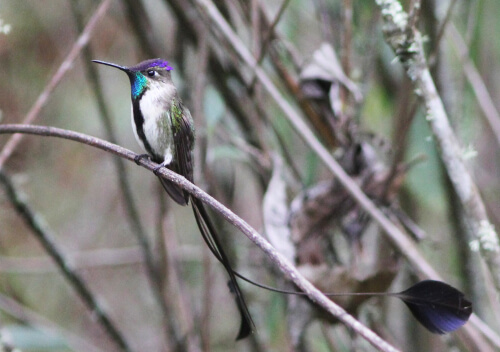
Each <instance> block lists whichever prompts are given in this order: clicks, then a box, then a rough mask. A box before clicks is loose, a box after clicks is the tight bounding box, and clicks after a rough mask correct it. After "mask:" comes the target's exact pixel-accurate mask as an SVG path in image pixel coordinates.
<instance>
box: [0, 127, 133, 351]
mask: <svg viewBox="0 0 500 352" xmlns="http://www.w3.org/2000/svg"><path fill="white" fill-rule="evenodd" d="M25 126H29V125H25ZM0 182H1V183H2V184H3V186H4V188H5V190H6V193H7V196H8V198H9V200H10V202H11V203H12V205H13V206H14V207H15V209H16V210H17V213H18V214H19V216H20V217H21V218H22V219H23V220H24V222H26V224H27V225H28V226H29V227H30V228H31V230H32V231H33V234H34V235H35V236H36V238H37V240H38V241H39V242H40V243H41V244H42V246H43V247H44V248H45V251H46V252H47V253H48V254H49V255H50V256H51V257H52V258H53V259H54V261H55V262H56V263H57V266H58V267H59V269H60V270H61V272H62V273H63V275H64V277H65V278H66V279H67V280H68V282H69V283H70V284H71V285H72V286H73V288H74V289H75V291H76V292H77V293H78V295H79V296H80V298H81V299H82V300H83V302H85V304H86V305H87V308H88V309H89V310H90V311H91V312H92V314H95V315H96V316H97V320H98V321H99V323H100V324H101V325H102V327H103V328H104V330H105V331H106V332H107V334H108V335H109V337H110V338H111V339H112V340H113V341H114V342H115V343H116V345H117V346H119V347H120V349H121V350H123V351H131V349H130V347H129V346H128V344H127V342H126V341H125V339H124V338H123V336H122V335H121V333H120V332H119V331H118V329H117V328H116V327H115V325H114V323H113V322H112V321H111V319H110V318H109V317H108V315H107V313H106V312H105V311H104V309H103V308H102V306H101V305H100V304H99V302H98V300H97V299H96V298H95V297H94V294H93V293H92V292H91V291H90V288H89V287H88V286H87V284H86V283H85V281H84V280H83V278H82V277H80V275H79V274H78V273H77V271H76V270H75V269H74V268H73V265H72V264H71V263H70V262H68V260H67V259H66V257H65V256H64V254H63V252H62V251H61V249H60V248H58V246H57V244H56V241H55V240H54V235H53V234H52V233H50V231H49V230H48V229H47V228H45V226H44V225H43V223H42V222H41V221H40V219H41V217H40V215H39V214H37V213H35V212H34V211H33V210H32V209H31V207H30V206H29V205H28V203H26V201H25V199H24V197H23V196H22V195H21V193H20V192H19V191H18V190H17V189H16V187H15V185H14V184H13V182H12V181H11V179H10V177H8V176H7V175H6V174H5V173H4V172H3V171H1V170H0Z"/></svg>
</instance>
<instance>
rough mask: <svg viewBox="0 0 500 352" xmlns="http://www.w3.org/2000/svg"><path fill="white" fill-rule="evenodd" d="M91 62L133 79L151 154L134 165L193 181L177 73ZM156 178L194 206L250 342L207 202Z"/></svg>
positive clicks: (188, 124)
mask: <svg viewBox="0 0 500 352" xmlns="http://www.w3.org/2000/svg"><path fill="white" fill-rule="evenodd" d="M92 61H93V62H95V63H98V64H102V65H106V66H111V67H114V68H116V69H119V70H121V71H123V72H125V73H126V74H127V76H128V78H129V80H130V86H131V99H132V129H133V131H134V135H135V138H136V140H137V142H138V143H139V145H140V146H141V147H142V149H143V150H144V151H145V152H146V153H147V154H142V155H139V156H138V157H137V158H136V162H138V161H139V159H140V158H142V157H145V156H147V157H149V158H150V159H151V160H152V161H153V162H155V163H157V164H159V165H158V166H157V167H156V169H155V170H154V172H155V174H157V173H158V171H159V170H160V169H161V168H163V167H166V168H168V169H170V170H172V171H174V172H176V173H178V174H180V175H182V176H184V177H185V178H186V179H187V180H189V181H190V182H193V149H194V143H195V130H194V121H193V117H192V116H191V113H190V112H189V109H188V108H187V107H186V106H184V104H183V103H182V100H181V99H180V97H179V94H178V93H177V89H176V87H175V85H174V83H173V81H172V76H171V72H170V71H172V70H173V68H172V67H171V66H170V65H169V64H168V62H167V61H166V60H163V59H159V58H158V59H151V60H146V61H142V62H140V63H138V64H137V65H135V66H130V67H127V66H120V65H117V64H114V63H110V62H105V61H100V60H92ZM158 178H159V180H160V182H161V184H162V186H163V188H164V189H165V191H166V192H167V193H168V194H169V195H170V197H171V198H172V199H173V200H174V201H175V202H176V203H178V204H179V205H181V206H186V205H188V204H189V202H191V206H192V208H193V212H194V216H195V219H196V223H197V225H198V228H199V229H200V232H201V235H202V237H203V239H204V241H205V242H206V244H207V245H208V247H209V249H210V250H211V251H212V253H213V254H214V256H215V257H216V258H217V259H218V260H219V261H220V262H221V263H222V265H223V266H224V268H225V269H226V271H227V273H228V275H229V284H228V285H229V289H230V291H231V292H232V293H233V294H234V295H235V298H236V304H237V307H238V310H239V312H240V315H241V325H240V330H239V332H238V336H237V338H236V339H237V340H239V339H243V338H245V337H247V336H248V335H250V333H251V332H252V330H253V326H254V323H253V320H252V318H251V316H250V312H249V310H248V307H247V305H246V302H245V299H244V296H243V293H242V292H241V289H240V287H239V285H238V282H237V281H236V276H235V271H234V270H233V269H232V267H231V264H230V262H229V259H228V257H227V255H226V253H225V252H224V249H223V246H222V245H221V241H220V239H219V236H218V234H217V232H216V231H215V227H214V225H213V224H212V221H211V220H210V217H209V215H208V213H207V212H206V209H205V207H204V206H203V203H202V202H201V201H200V200H199V199H197V198H195V197H193V196H191V195H190V194H189V193H188V192H186V191H184V190H183V189H182V188H181V187H179V186H178V185H176V184H174V183H172V182H170V181H168V180H165V179H164V178H162V177H160V176H158Z"/></svg>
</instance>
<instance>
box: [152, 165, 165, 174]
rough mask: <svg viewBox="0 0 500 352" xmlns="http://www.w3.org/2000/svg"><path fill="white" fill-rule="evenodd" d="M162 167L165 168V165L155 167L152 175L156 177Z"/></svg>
mask: <svg viewBox="0 0 500 352" xmlns="http://www.w3.org/2000/svg"><path fill="white" fill-rule="evenodd" d="M164 166H165V165H163V164H160V165H158V166H157V167H155V168H154V169H153V173H154V174H155V175H156V176H158V172H159V171H160V169H161V168H162V167H164Z"/></svg>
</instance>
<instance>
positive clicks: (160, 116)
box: [136, 94, 174, 165]
mask: <svg viewBox="0 0 500 352" xmlns="http://www.w3.org/2000/svg"><path fill="white" fill-rule="evenodd" d="M139 104H140V108H141V112H142V116H143V117H144V122H143V126H142V127H143V131H144V136H145V138H146V140H147V142H148V144H149V147H150V148H151V151H152V152H153V153H154V156H155V157H161V158H162V159H163V162H164V163H165V164H166V165H168V164H170V162H171V161H172V159H173V153H174V143H173V135H172V122H171V119H170V115H169V113H168V110H166V109H165V106H164V104H160V103H159V101H158V100H157V99H155V97H154V96H153V95H152V94H145V96H144V97H143V98H142V99H141V101H140V103H139ZM136 138H137V139H138V140H140V138H138V136H136ZM139 144H140V145H141V146H142V147H143V148H144V143H141V142H139ZM144 149H146V148H144ZM146 151H147V150H146Z"/></svg>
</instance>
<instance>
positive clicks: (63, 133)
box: [0, 71, 398, 352]
mask: <svg viewBox="0 0 500 352" xmlns="http://www.w3.org/2000/svg"><path fill="white" fill-rule="evenodd" d="M258 72H259V71H257V73H258ZM258 76H259V75H258ZM5 133H29V134H35V135H40V136H53V137H59V138H64V139H69V140H74V141H77V142H80V143H84V144H87V145H90V146H93V147H96V148H99V149H102V150H104V151H107V152H110V153H112V154H114V155H118V156H121V157H123V158H126V159H128V160H130V161H134V160H135V158H136V157H137V154H135V153H133V152H132V151H130V150H127V149H125V148H123V147H120V146H117V145H115V144H113V143H110V142H107V141H104V140H102V139H99V138H96V137H91V136H88V135H85V134H82V133H78V132H73V131H69V130H64V129H60V128H55V127H45V126H33V125H7V124H6V125H0V134H5ZM138 163H139V164H140V165H141V166H143V167H145V168H146V169H148V170H150V171H154V170H155V168H157V166H158V164H155V163H153V162H152V161H150V160H146V159H145V158H143V159H140V160H139V162H138ZM158 174H159V175H161V176H162V177H164V178H165V179H168V180H169V181H170V182H173V183H175V184H177V185H179V186H180V187H181V188H182V189H184V190H186V191H187V192H188V193H190V194H191V195H193V196H194V197H196V198H198V199H200V200H201V201H202V202H204V203H206V204H207V205H209V206H210V207H211V208H212V209H214V210H215V211H216V212H217V213H219V214H220V215H221V216H222V217H223V218H224V219H225V220H226V221H228V222H229V223H231V224H232V225H234V226H235V227H236V228H238V229H239V230H240V231H241V232H243V233H244V234H245V235H246V236H247V237H248V238H249V239H250V240H251V241H252V242H253V243H255V244H256V245H257V246H258V247H259V248H260V249H261V250H262V251H264V253H265V254H266V255H267V256H268V257H269V258H270V259H271V261H272V262H273V263H274V264H275V265H276V266H277V267H278V268H279V269H280V271H281V272H282V273H283V274H284V275H285V276H286V277H287V278H288V279H289V280H291V281H292V282H293V283H294V284H295V285H297V287H298V288H299V289H301V290H302V291H303V292H304V293H305V294H306V295H307V296H308V297H309V299H310V300H312V301H313V302H314V303H316V304H317V305H318V306H320V307H322V308H323V309H325V310H326V311H327V312H329V313H330V314H331V315H333V316H334V317H336V318H337V319H338V320H340V321H342V322H343V323H344V324H346V325H347V326H349V327H350V328H351V329H352V330H353V331H355V332H356V333H358V334H359V335H361V336H362V337H364V338H365V339H366V340H367V341H369V342H370V343H371V344H372V345H374V346H375V347H376V348H378V349H379V350H380V351H385V352H391V351H392V352H395V351H398V350H397V349H396V348H394V347H393V346H391V345H390V344H388V343H387V342H386V341H384V340H382V339H381V338H380V337H379V336H377V335H376V334H375V333H374V332H373V331H371V330H370V329H368V328H367V327H365V326H364V325H363V324H361V323H360V322H359V321H357V320H356V319H355V318H354V317H353V316H351V315H349V314H348V313H347V312H346V311H345V310H343V309H342V308H341V307H340V306H338V305H337V304H335V303H334V302H333V301H331V300H330V299H329V298H328V297H326V296H325V295H323V293H321V291H319V290H318V289H317V288H315V287H314V286H313V285H312V284H311V283H310V282H309V281H308V280H307V279H306V278H305V277H304V276H303V275H302V274H301V273H300V272H299V271H298V270H297V269H296V268H295V267H294V266H293V264H292V263H290V261H289V260H288V259H286V258H285V257H284V256H283V255H282V254H281V253H279V252H278V251H277V250H276V249H275V248H274V247H273V246H272V245H271V244H270V243H269V242H268V241H267V240H266V239H265V238H264V237H263V236H261V235H260V234H259V233H258V232H257V231H256V230H254V229H253V228H252V227H251V226H250V225H248V223H246V222H245V221H244V220H243V219H241V218H240V217H238V216H237V215H236V214H234V213H233V212H232V211H231V210H229V209H228V208H226V207H225V206H224V205H222V204H221V203H219V202H218V201H217V200H215V199H214V198H213V197H211V196H210V195H208V194H207V193H205V192H204V191H202V190H201V189H200V188H199V187H197V186H196V185H194V184H192V183H191V182H189V181H188V180H186V179H185V178H184V177H183V176H181V175H178V174H176V173H174V172H173V171H171V170H169V169H167V168H162V169H161V170H160V171H159V172H158ZM352 182H354V181H352Z"/></svg>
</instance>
